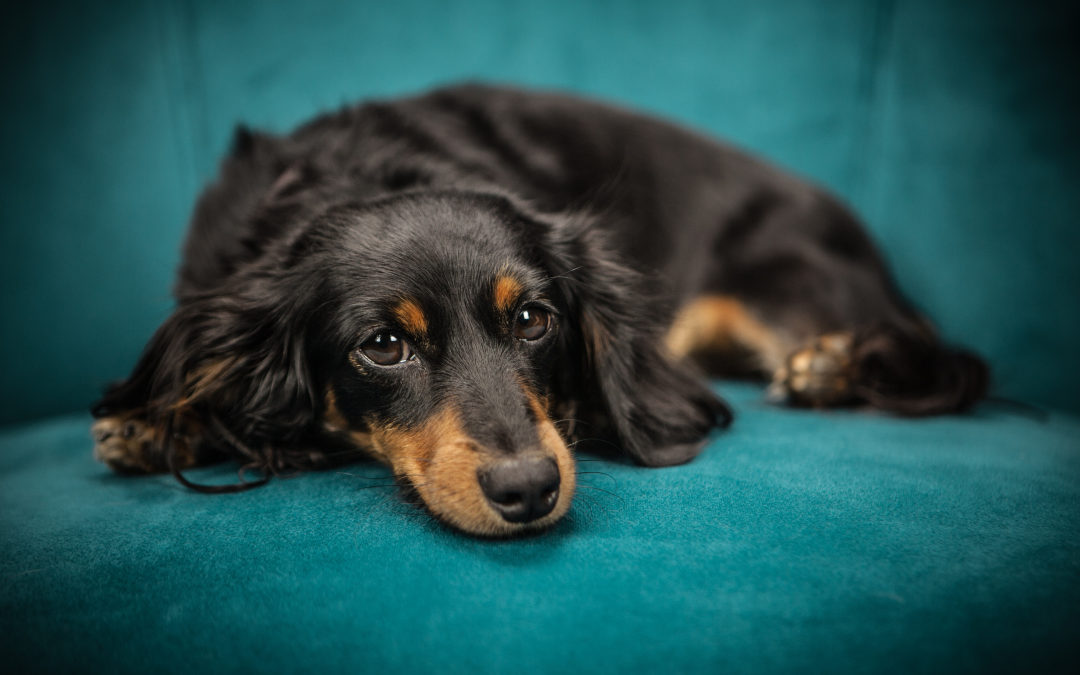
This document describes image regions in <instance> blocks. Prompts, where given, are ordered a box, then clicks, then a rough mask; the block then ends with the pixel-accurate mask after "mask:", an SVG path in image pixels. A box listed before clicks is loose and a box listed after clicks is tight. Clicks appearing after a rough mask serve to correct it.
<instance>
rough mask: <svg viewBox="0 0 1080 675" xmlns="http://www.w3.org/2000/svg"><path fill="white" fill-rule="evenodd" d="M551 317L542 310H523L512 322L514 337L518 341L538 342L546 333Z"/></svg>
mask: <svg viewBox="0 0 1080 675" xmlns="http://www.w3.org/2000/svg"><path fill="white" fill-rule="evenodd" d="M550 324H551V315H550V314H549V313H548V312H547V311H546V310H543V309H538V308H536V307H532V308H529V309H523V310H521V312H520V313H519V314H518V315H517V321H515V322H514V337H516V338H517V339H519V340H526V341H527V340H539V339H540V338H542V337H544V333H547V332H548V326H549V325H550Z"/></svg>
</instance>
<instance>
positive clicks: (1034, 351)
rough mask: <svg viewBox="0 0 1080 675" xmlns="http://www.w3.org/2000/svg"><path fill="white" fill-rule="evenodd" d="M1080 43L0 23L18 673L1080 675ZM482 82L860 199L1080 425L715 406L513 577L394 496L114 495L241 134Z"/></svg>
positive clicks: (332, 23)
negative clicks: (112, 414) (114, 463)
mask: <svg viewBox="0 0 1080 675" xmlns="http://www.w3.org/2000/svg"><path fill="white" fill-rule="evenodd" d="M1078 29H1080V9H1078V5H1076V4H1075V3H1071V2H1061V3H1055V2H1039V3H1033V2H1001V1H997V0H981V1H978V0H970V1H964V2H949V1H946V0H876V1H871V0H867V1H856V0H833V1H828V2H825V1H823V2H809V1H807V0H758V1H756V2H736V1H734V0H732V1H716V2H706V1H702V2H680V1H676V0H666V1H663V0H655V1H652V0H649V1H640V2H632V1H621V2H617V1H611V2H575V1H572V0H544V1H540V0H527V1H526V0H523V1H516V2H515V1H506V2H503V1H496V0H491V1H483V0H477V1H475V2H464V3H460V2H447V1H446V0H442V1H439V0H398V1H397V2H386V3H375V2H346V1H344V0H308V1H307V2H302V3H301V2H296V3H271V2H254V1H251V2H246V1H242V0H218V1H216V2H215V1H212V0H130V1H125V2H112V3H108V2H97V3H95V2H79V3H77V2H64V1H60V2H54V3H49V4H39V5H34V4H32V3H23V4H22V5H20V6H18V7H8V8H6V9H5V14H4V18H3V20H2V21H0V38H2V39H0V50H2V54H3V58H2V60H0V78H2V80H0V96H3V103H4V105H3V106H2V108H0V116H2V118H3V123H2V124H0V157H2V158H3V161H2V162H0V321H2V322H3V325H2V327H0V328H2V330H0V424H7V425H9V426H8V427H7V428H6V429H5V430H3V431H0V670H3V672H5V673H6V672H15V673H22V672H52V673H70V672H116V673H126V672H131V673H146V672H175V673H191V672H200V673H202V672H238V671H255V672H280V673H288V672H313V671H318V672H349V673H353V672H411V673H430V672H447V673H469V674H485V673H533V672H538V673H539V672H543V673H562V672H595V673H638V672H687V673H693V672H701V673H715V672H745V673H785V674H787V673H799V672H838V673H840V672H842V673H891V672H895V673H910V672H940V673H950V674H951V673H979V674H982V673H988V672H1004V673H1012V672H1054V671H1061V672H1075V666H1076V664H1077V663H1078V662H1080V649H1078V647H1077V641H1076V638H1077V636H1078V635H1080V537H1078V533H1080V418H1078V417H1076V416H1075V414H1074V413H1076V412H1077V411H1080V388H1078V387H1076V386H1075V384H1074V383H1075V382H1076V380H1077V376H1080V344H1078V342H1080V341H1078V338H1077V336H1078V335H1080V312H1078V310H1080V302H1078V299H1080V297H1078V294H1080V265H1077V264H1076V263H1075V261H1074V257H1075V256H1076V255H1077V253H1078V252H1080V246H1078V244H1080V227H1078V225H1080V222H1078V219H1080V189H1078V186H1080V126H1078V125H1077V124H1076V115H1077V110H1078V109H1080V107H1078V106H1077V103H1078V102H1080V78H1077V76H1076V73H1077V66H1078V65H1080V58H1078V56H1080V44H1078V41H1077V40H1076V35H1077V34H1080V30H1078ZM467 78H475V79H483V80H488V81H495V82H508V83H514V84H522V85H536V86H544V87H556V88H561V89H567V90H570V91H575V92H580V93H584V94H590V95H595V96H600V97H603V98H607V99H610V100H613V101H616V102H621V103H624V104H627V105H630V106H634V107H637V108H641V109H644V110H649V111H653V112H655V113H658V114H661V115H664V116H667V117H670V118H673V119H675V120H679V121H682V122H684V123H686V124H689V125H692V126H694V127H697V128H699V129H703V130H705V131H708V132H710V133H714V134H716V135H719V136H723V137H725V138H728V139H731V140H733V141H735V142H737V143H738V144H740V145H742V146H744V147H747V148H749V149H751V150H754V151H756V152H758V153H761V154H763V155H765V156H766V157H769V158H771V159H773V160H775V161H776V162H779V163H781V164H783V165H785V166H787V167H789V168H791V169H793V170H795V171H798V172H800V173H802V174H804V175H806V176H809V177H811V178H813V179H815V180H817V181H819V182H821V183H823V184H825V185H827V186H829V187H831V188H832V189H833V190H835V191H836V192H838V193H839V194H840V195H842V196H843V197H844V198H845V199H846V200H847V201H848V202H849V203H851V204H852V205H853V206H854V207H855V208H856V209H857V210H858V211H859V212H860V213H861V214H862V215H863V216H864V218H865V219H866V220H867V222H868V224H869V227H870V228H871V230H872V231H873V233H874V235H875V236H876V238H877V240H878V242H879V243H880V244H881V246H882V248H883V250H884V252H885V254H886V256H887V257H888V258H889V260H890V261H891V263H892V264H893V267H894V269H895V271H896V274H897V277H898V279H899V283H900V285H901V286H902V287H903V288H904V289H905V291H906V292H907V293H908V295H909V296H911V298H912V299H913V300H914V301H915V302H916V303H917V304H918V305H919V306H920V307H922V308H923V309H924V310H925V311H926V312H927V313H928V314H930V315H931V316H932V317H933V318H934V319H936V321H937V322H938V324H939V325H940V326H941V328H942V331H943V333H944V334H945V336H946V337H947V338H948V339H950V340H953V341H956V342H960V343H962V344H965V345H968V346H970V347H973V348H975V349H977V350H979V351H981V352H982V353H983V354H984V355H986V356H987V357H988V358H989V359H990V360H991V362H992V364H993V366H994V368H995V373H996V387H997V392H998V393H1001V394H1004V395H1007V396H1011V397H1015V398H1018V399H1023V400H1027V401H1031V402H1034V403H1037V404H1039V405H1042V406H1046V407H1048V408H1051V409H1054V410H1055V411H1054V412H1052V413H1051V414H1050V415H1049V417H1048V419H1046V420H1043V421H1040V419H1038V418H1037V416H1032V415H1030V414H1021V413H1022V411H1020V410H1019V409H1017V408H1014V407H1009V406H1006V405H1004V404H1001V403H994V402H988V403H985V404H983V405H981V406H980V407H979V408H978V409H977V410H976V411H975V412H974V413H973V414H971V415H967V416H963V417H952V418H938V419H931V420H920V421H910V420H900V419H893V418H889V417H885V416H879V415H873V414H867V413H858V412H834V413H817V412H805V411H795V410H784V409H780V408H775V407H770V406H767V405H765V404H763V403H762V402H761V390H760V388H758V387H756V386H752V385H745V384H744V385H735V384H728V383H722V384H720V385H719V386H720V388H721V393H722V394H723V395H725V396H727V397H729V398H730V399H731V400H733V401H734V402H735V404H736V409H737V413H738V418H737V421H736V424H735V426H734V427H733V429H732V430H731V431H729V432H727V433H725V434H723V435H721V436H720V437H719V438H718V439H717V440H716V442H715V443H713V444H712V445H711V446H710V447H709V448H708V449H707V450H706V451H705V452H704V454H703V455H702V457H701V458H700V459H698V460H697V461H695V462H693V463H691V464H689V465H687V466H682V467H674V468H669V469H664V470H657V471H653V470H647V469H641V468H637V467H632V466H628V465H624V464H616V463H611V462H606V461H588V462H583V463H582V464H581V471H583V472H586V473H583V474H582V475H581V476H580V480H581V482H582V483H583V484H584V487H583V488H582V490H581V492H580V494H579V496H578V497H577V499H576V500H575V504H574V507H573V510H572V512H571V516H570V517H569V518H568V519H567V520H565V521H564V522H563V523H562V524H561V525H560V526H559V527H557V528H556V529H555V530H554V531H553V532H550V533H548V534H546V535H544V536H540V537H535V538H531V539H524V540H517V541H506V542H485V541H479V540H474V539H469V538H467V537H463V536H460V535H457V534H455V533H453V532H450V531H447V530H445V529H444V528H442V527H440V526H438V525H436V524H434V523H432V522H430V521H429V520H428V518H427V517H426V516H424V515H423V513H422V512H419V511H417V510H415V509H413V508H411V507H408V506H406V505H404V504H402V503H401V502H400V501H399V500H398V498H397V497H396V492H395V491H394V490H393V489H390V488H385V487H377V488H374V489H365V488H367V487H368V486H371V485H384V484H385V481H384V478H385V470H383V469H380V468H379V467H376V466H366V465H360V466H357V467H353V468H348V469H346V470H345V471H343V472H327V473H314V474H309V475H305V476H302V477H299V478H296V479H294V480H278V481H273V482H272V483H271V484H270V485H269V486H267V487H264V488H262V489H259V490H255V491H252V492H249V493H243V494H239V495H230V496H207V495H202V494H196V493H193V492H190V491H187V490H184V489H182V488H181V487H180V486H179V485H178V484H176V483H175V482H174V481H173V480H172V479H171V478H169V477H163V476H156V477H145V478H123V477H119V476H114V475H112V474H111V473H109V471H108V470H107V469H105V468H104V467H103V466H101V465H99V464H96V463H95V462H94V461H93V460H92V458H91V442H90V440H89V437H88V433H87V427H88V425H89V422H90V420H89V417H88V416H87V415H86V413H85V407H86V406H87V405H88V403H89V402H90V401H91V400H92V399H93V398H94V397H95V396H96V394H97V392H98V390H99V389H100V387H101V386H102V385H104V384H105V383H106V382H107V381H109V380H110V379H113V378H117V377H122V376H124V375H125V374H126V373H127V372H128V370H129V369H130V367H131V366H132V365H133V363H134V361H135V359H136V357H137V355H138V353H139V351H140V350H141V348H142V346H143V345H144V343H145V341H146V340H147V338H148V337H149V336H150V334H151V333H152V332H153V330H154V329H155V328H156V327H157V325H158V324H159V322H160V321H161V320H163V319H164V318H165V316H166V315H167V314H168V312H169V310H170V307H171V301H170V299H169V287H170V284H171V282H172V275H173V271H174V269H175V267H176V265H177V263H178V250H179V246H180V242H181V238H182V236H183V231H184V228H185V224H186V221H187V218H188V216H189V213H190V211H191V208H192V205H193V202H194V199H195V197H196V195H197V193H198V191H199V189H200V187H201V186H202V185H204V184H205V183H206V182H207V181H209V180H210V179H211V178H212V176H213V174H214V171H215V166H216V161H217V158H218V156H219V155H220V154H221V153H222V152H223V150H224V148H225V147H226V144H227V142H228V139H229V137H230V134H231V132H232V128H233V126H234V125H235V124H236V123H237V122H240V121H244V122H247V123H250V124H252V125H256V126H260V127H264V128H268V129H272V130H277V131H286V130H288V129H289V128H291V127H292V126H293V125H295V124H297V123H299V122H301V121H303V120H305V119H307V118H308V117H310V116H312V115H314V114H316V113H318V112H320V111H324V110H329V109H333V108H335V107H337V106H339V105H343V104H345V103H348V102H352V101H354V100H357V99H360V98H363V97H368V96H393V95H398V94H404V93H410V92H416V91H419V90H422V89H424V88H427V87H430V86H434V85H437V84H441V83H446V82H451V81H457V80H461V79H467ZM58 415H59V416H58ZM49 416H52V418H51V419H48V420H44V419H40V418H45V417H49ZM34 420H37V421H34ZM585 459H589V460H591V459H594V458H585ZM233 470H234V468H233V467H229V466H221V467H214V468H208V469H203V470H199V471H196V472H192V474H193V475H192V477H193V478H195V479H197V480H200V481H215V480H217V481H227V480H231V479H232V477H233V474H232V471H233ZM592 472H598V473H592Z"/></svg>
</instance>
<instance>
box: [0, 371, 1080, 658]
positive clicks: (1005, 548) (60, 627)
mask: <svg viewBox="0 0 1080 675" xmlns="http://www.w3.org/2000/svg"><path fill="white" fill-rule="evenodd" d="M721 392H722V393H723V394H725V395H727V396H728V397H730V398H731V399H732V400H734V401H735V402H736V404H737V412H738V414H739V423H738V424H737V425H736V427H735V428H734V429H733V430H732V431H730V432H729V433H727V434H724V435H723V437H722V438H720V439H719V440H718V441H717V442H716V443H715V444H713V445H712V446H711V447H710V448H709V449H707V450H706V451H705V453H704V454H703V455H702V456H701V457H700V458H699V459H697V460H696V461H695V462H693V463H692V464H689V465H686V466H681V467H673V468H668V469H662V470H652V469H643V468H639V467H633V466H627V465H622V464H612V463H610V462H582V464H581V467H582V468H581V471H585V472H602V474H604V475H601V474H599V473H587V474H583V475H581V476H580V478H581V479H582V481H583V485H584V486H585V487H583V488H582V490H581V493H580V495H579V497H578V498H577V499H576V501H575V504H574V506H573V509H572V511H571V514H570V516H569V517H568V519H567V520H565V521H564V522H563V523H562V524H561V525H560V526H559V527H557V528H556V529H555V531H553V532H551V533H549V534H547V535H545V536H542V537H537V538H533V539H525V540H519V541H504V542H487V541H479V540H475V539H469V538H467V537H463V536H460V535H457V534H455V533H452V532H449V531H447V530H445V529H443V528H441V527H439V526H438V525H435V524H433V523H431V522H429V521H428V520H427V518H426V517H425V516H423V515H422V514H421V513H420V512H418V511H416V510H414V509H412V508H411V507H408V506H406V505H404V504H402V503H401V502H400V501H398V499H397V498H396V497H395V493H394V491H393V490H392V489H387V488H376V489H367V490H365V489H362V488H364V487H367V486H369V485H385V484H386V482H387V481H384V480H378V477H379V476H385V472H384V471H383V470H381V469H379V468H378V467H375V466H357V467H354V468H350V469H346V470H345V472H346V473H339V472H326V473H313V474H308V475H305V476H303V477H300V478H296V479H293V480H280V481H275V482H273V483H271V484H270V485H269V486H267V487H265V488H261V489H259V490H254V491H251V492H247V493H243V494H240V495H231V496H220V495H219V496H210V495H203V494H197V493H194V492H190V491H188V490H185V489H183V488H181V487H180V486H179V485H178V484H176V483H175V482H174V481H173V480H172V479H171V478H169V477H165V476H159V477H156V478H146V479H142V478H134V479H132V478H123V477H120V476H114V475H110V474H109V473H108V471H107V470H106V469H104V468H103V467H101V466H100V465H97V464H96V463H94V461H93V460H92V459H91V458H90V455H89V453H88V452H87V440H86V425H87V422H88V421H89V420H88V417H87V416H86V415H76V416H73V417H68V418H63V419H62V420H58V421H55V422H52V423H48V424H40V425H36V426H29V427H25V428H23V429H21V430H19V431H11V432H8V433H6V434H0V550H3V552H4V555H3V556H2V557H0V656H3V657H4V658H3V662H4V665H5V666H6V668H7V669H8V670H6V672H15V673H20V672H53V673H72V672H109V673H140V674H141V673H151V672H153V673H216V672H273V673H312V672H320V673H365V672H370V673H418V674H421V673H454V674H456V673H461V674H462V675H486V674H488V673H506V674H512V673H597V674H603V673H613V674H614V673H727V672H731V673H758V674H761V673H777V674H784V675H789V674H792V673H873V674H882V673H949V674H950V675H956V674H958V673H973V674H979V675H984V674H986V673H1052V672H1062V673H1065V672H1075V670H1070V668H1071V667H1072V666H1075V665H1076V664H1077V663H1078V662H1080V643H1078V642H1077V641H1076V636H1077V634H1078V633H1080V541H1078V540H1077V536H1076V533H1077V532H1080V421H1078V420H1077V418H1075V417H1069V416H1059V415H1054V416H1052V417H1051V419H1050V420H1049V421H1047V422H1045V423H1040V422H1038V421H1036V420H1032V419H1028V418H1025V417H1019V416H1016V415H1014V414H1012V413H1011V412H1010V411H1009V410H1007V409H1003V408H997V407H993V406H990V405H986V406H983V408H982V409H980V411H979V412H978V413H977V414H974V415H971V416H968V417H963V418H939V419H934V420H921V421H911V420H898V419H890V418H887V417H882V416H874V415H866V414H859V413H813V412H802V411H792V410H782V409H777V408H773V407H770V406H765V405H762V404H761V403H760V402H759V400H760V396H761V391H760V389H759V388H757V387H753V386H747V385H741V386H729V385H724V386H722V387H721ZM192 476H193V477H195V478H198V479H199V480H201V481H211V480H232V479H234V478H235V474H233V472H232V471H231V470H230V469H229V468H225V467H222V468H215V469H205V470H201V471H197V472H192ZM362 476H367V477H369V478H363V477H362ZM371 478H374V480H372V479H371ZM597 488H598V489H597ZM601 490H603V491H601Z"/></svg>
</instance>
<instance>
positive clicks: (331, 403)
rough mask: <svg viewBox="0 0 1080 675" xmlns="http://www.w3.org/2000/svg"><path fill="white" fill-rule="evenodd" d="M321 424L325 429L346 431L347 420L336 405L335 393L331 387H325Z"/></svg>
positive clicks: (347, 427)
mask: <svg viewBox="0 0 1080 675" xmlns="http://www.w3.org/2000/svg"><path fill="white" fill-rule="evenodd" d="M323 426H324V427H326V430H327V431H331V432H342V431H348V429H349V421H348V420H347V419H345V416H344V415H342V414H341V411H340V410H338V407H337V395H336V394H335V393H334V389H333V387H327V388H326V396H325V407H324V408H323Z"/></svg>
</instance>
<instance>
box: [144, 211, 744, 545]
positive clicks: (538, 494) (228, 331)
mask: <svg viewBox="0 0 1080 675" xmlns="http://www.w3.org/2000/svg"><path fill="white" fill-rule="evenodd" d="M665 327H666V323H665V316H664V312H663V310H662V309H661V308H658V307H657V306H656V304H655V303H654V302H652V301H650V300H649V299H648V295H647V294H646V292H645V285H644V283H643V279H642V278H641V277H640V276H638V275H636V274H634V273H633V272H631V271H630V270H629V269H627V268H626V267H624V266H622V265H620V264H619V263H618V262H617V260H616V258H615V256H614V254H613V253H612V252H611V251H610V250H609V249H608V248H607V247H606V246H605V245H604V241H603V234H602V231H601V229H599V228H597V227H595V225H594V224H593V223H590V222H588V221H586V220H582V219H576V220H570V219H566V218H564V217H561V216H550V215H543V214H537V213H533V212H531V211H530V210H529V209H527V208H526V207H523V206H522V205H520V204H516V203H514V202H513V201H511V200H509V199H507V198H504V197H501V196H495V195H484V194H474V193H425V194H414V195H400V196H396V197H392V198H388V199H385V200H383V201H379V202H375V203H372V204H367V205H363V206H351V207H338V208H335V209H332V210H330V211H328V212H327V213H325V214H323V215H321V216H320V217H318V218H316V219H314V220H313V221H312V222H311V223H310V224H309V225H307V226H306V227H304V228H303V229H302V231H300V233H299V234H298V235H297V236H295V237H293V238H292V239H291V240H290V241H288V242H283V243H280V244H279V245H277V247H276V248H275V249H273V250H268V251H267V252H265V254H264V255H263V256H262V257H261V258H260V259H258V260H257V261H256V262H254V263H252V264H251V266H250V267H249V268H245V269H241V270H239V271H237V272H236V273H235V274H234V275H233V276H232V277H231V278H230V279H229V280H228V281H227V282H226V284H225V286H224V287H223V288H221V289H218V290H217V291H216V292H214V293H213V294H209V295H207V296H205V297H199V298H192V299H188V300H187V301H185V302H184V303H182V305H181V307H180V308H178V310H177V312H176V314H175V315H174V316H173V317H172V318H171V319H170V320H169V322H167V323H166V325H165V326H163V327H162V329H161V331H159V334H158V336H157V337H156V339H155V341H154V342H153V343H152V345H151V347H150V349H149V350H148V352H147V354H146V355H144V359H143V363H141V364H140V367H139V368H137V369H136V375H135V376H133V378H132V379H133V381H134V380H136V379H137V378H138V375H139V373H140V372H145V373H147V375H146V377H148V378H150V379H151V380H154V381H155V383H154V384H153V385H149V388H150V389H153V390H154V392H155V393H153V394H152V395H150V396H149V398H150V399H151V400H152V401H159V402H162V404H168V405H171V406H172V409H173V410H175V409H176V406H177V402H180V404H182V406H186V407H187V408H188V409H194V410H196V412H197V411H198V410H200V409H205V410H207V411H210V412H213V414H214V415H215V417H216V418H218V419H221V420H222V421H223V422H224V425H225V426H226V427H228V428H229V429H230V430H231V432H232V434H234V435H235V436H236V437H238V438H241V439H243V441H244V443H243V444H244V447H245V449H247V450H248V451H249V452H255V453H259V452H263V450H262V449H263V448H265V449H266V450H265V452H267V453H271V452H272V450H271V449H272V448H275V447H282V446H287V447H291V448H300V449H301V450H300V451H297V453H294V454H293V455H292V456H295V457H300V456H309V455H305V454H304V452H303V450H307V449H311V448H315V447H317V446H318V445H319V443H320V442H321V440H320V438H325V437H327V436H330V437H333V438H337V439H339V440H340V439H345V438H347V439H349V440H351V441H352V442H353V443H355V444H359V445H362V446H364V447H366V448H367V449H368V450H369V451H370V452H371V453H373V454H375V455H376V456H377V457H379V458H380V459H382V460H383V461H385V462H386V463H388V464H389V465H390V466H392V467H393V470H394V473H395V474H396V475H397V476H398V477H400V478H401V479H402V480H403V481H405V482H407V483H408V484H409V485H410V486H411V487H412V488H413V489H415V491H416V493H417V494H418V495H419V496H420V497H421V498H422V500H423V503H424V504H425V505H426V507H427V508H428V509H429V510H430V511H431V512H432V513H433V514H434V515H436V516H437V517H439V518H440V519H441V520H443V521H444V522H447V523H449V524H452V525H453V526H456V527H458V528H460V529H462V530H465V531H467V532H470V533H474V534H480V535H504V534H510V533H514V532H518V531H522V530H528V529H537V528H542V527H544V526H547V525H549V524H551V523H553V522H555V521H556V520H558V519H559V518H560V517H561V516H563V515H564V514H565V513H566V511H567V509H568V508H569V506H570V503H571V499H572V496H573V493H574V489H575V468H574V460H573V456H572V452H571V450H570V444H571V443H572V442H573V441H572V439H574V438H578V437H586V438H604V439H606V440H609V441H611V442H613V443H614V444H616V445H617V446H619V447H620V448H621V449H622V450H623V451H624V452H626V453H627V454H628V455H629V456H630V457H632V458H633V459H634V460H636V461H637V462H639V463H641V464H645V465H651V466H662V465H669V464H677V463H681V462H685V461H688V460H689V459H691V458H692V457H693V456H694V455H696V453H697V452H698V450H699V449H700V447H701V445H702V443H703V440H704V437H705V436H706V434H707V433H708V432H709V430H710V429H712V428H713V427H715V426H718V425H722V424H725V423H726V422H727V421H728V420H729V419H730V413H729V411H728V409H727V408H726V407H725V406H724V405H723V403H722V402H720V401H719V400H718V399H717V398H716V397H715V396H714V395H713V394H712V393H711V392H710V391H709V389H708V388H707V387H706V386H705V385H704V384H703V383H702V382H701V381H700V380H699V379H698V378H696V377H695V376H693V375H692V374H691V373H689V372H687V371H685V370H684V369H683V367H682V366H680V365H679V364H677V363H675V362H674V361H673V360H671V359H670V358H669V357H668V356H667V355H666V354H665V353H664V348H663V331H664V328H665Z"/></svg>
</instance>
